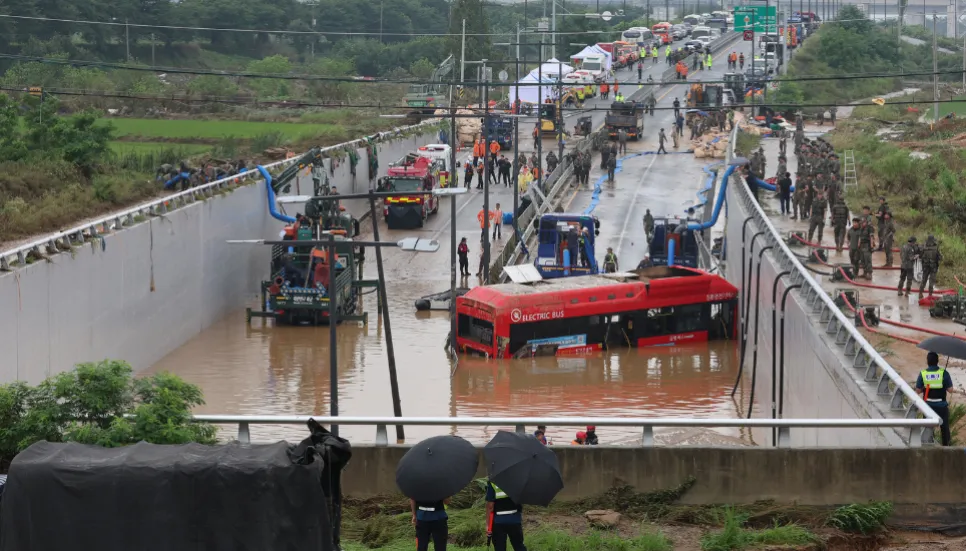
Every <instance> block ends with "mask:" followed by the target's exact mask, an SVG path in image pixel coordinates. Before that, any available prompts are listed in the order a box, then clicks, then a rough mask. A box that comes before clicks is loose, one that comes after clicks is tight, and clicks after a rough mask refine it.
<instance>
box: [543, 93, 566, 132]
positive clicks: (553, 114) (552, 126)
mask: <svg viewBox="0 0 966 551" xmlns="http://www.w3.org/2000/svg"><path fill="white" fill-rule="evenodd" d="M562 126H563V112H562V110H561V109H560V102H559V101H556V102H553V103H541V104H540V133H542V134H545V135H550V136H556V135H557V129H558V128H561V127H562Z"/></svg>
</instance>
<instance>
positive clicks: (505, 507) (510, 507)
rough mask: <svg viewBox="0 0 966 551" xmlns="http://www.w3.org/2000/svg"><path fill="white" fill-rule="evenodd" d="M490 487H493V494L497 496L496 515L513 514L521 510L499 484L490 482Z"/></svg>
mask: <svg viewBox="0 0 966 551" xmlns="http://www.w3.org/2000/svg"><path fill="white" fill-rule="evenodd" d="M490 487H491V488H493V496H494V497H495V498H496V499H495V500H494V501H493V514H494V515H512V514H513V513H517V512H519V511H520V508H519V507H518V506H517V504H516V503H514V502H513V500H512V499H510V496H508V495H506V492H504V491H503V490H501V489H500V487H499V486H497V485H496V484H494V483H492V482H490Z"/></svg>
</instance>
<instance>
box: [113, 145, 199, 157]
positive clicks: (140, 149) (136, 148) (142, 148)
mask: <svg viewBox="0 0 966 551" xmlns="http://www.w3.org/2000/svg"><path fill="white" fill-rule="evenodd" d="M172 147H177V148H179V149H182V150H185V151H187V152H188V153H190V154H192V155H195V154H200V153H206V152H208V151H210V150H211V146H210V145H204V144H193V143H185V144H182V143H178V144H171V143H166V142H111V150H112V151H114V153H117V154H118V155H124V154H127V153H150V152H153V151H159V150H162V149H170V148H172Z"/></svg>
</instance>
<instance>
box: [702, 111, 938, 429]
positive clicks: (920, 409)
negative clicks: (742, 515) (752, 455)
mask: <svg viewBox="0 0 966 551" xmlns="http://www.w3.org/2000/svg"><path fill="white" fill-rule="evenodd" d="M740 131H741V129H740V128H739V126H738V125H737V124H736V125H735V128H734V130H732V132H731V138H730V141H729V144H728V153H727V159H728V161H729V162H730V161H731V160H732V159H734V158H735V152H734V148H735V144H736V143H737V141H738V133H739V132H740ZM732 178H733V181H732V182H728V183H729V184H730V185H732V186H733V187H734V191H735V193H736V194H737V196H738V197H739V198H740V200H741V202H742V203H743V206H744V208H745V210H746V211H747V212H749V213H750V214H751V216H752V217H753V218H754V221H755V223H756V224H757V225H758V226H759V229H761V230H763V231H764V232H765V234H764V237H765V239H766V240H767V241H768V242H769V243H768V244H769V245H771V246H772V247H773V248H772V251H771V252H770V253H768V254H770V255H773V256H774V258H775V259H776V261H777V262H778V264H779V269H780V270H788V271H789V272H790V273H791V274H790V275H789V276H785V277H788V278H790V279H791V281H792V283H793V284H801V288H799V289H798V290H797V291H796V292H797V293H798V294H799V296H801V297H802V298H803V299H804V300H805V305H806V307H811V309H812V313H813V314H816V315H817V316H818V319H817V323H818V324H819V325H821V326H822V327H823V329H824V331H825V333H826V334H827V335H831V336H834V340H835V344H837V345H838V346H839V347H841V348H842V349H843V352H844V354H845V356H846V357H847V358H850V359H851V360H852V367H853V368H854V369H855V370H856V371H858V372H859V373H860V375H861V376H862V377H863V379H864V380H865V381H866V382H867V383H873V384H875V387H876V395H877V396H878V398H879V399H880V400H881V401H882V402H884V405H885V408H886V409H887V410H888V411H890V412H894V413H897V414H901V415H902V417H903V418H905V419H913V418H918V417H919V416H922V417H924V419H922V420H923V421H927V422H928V424H924V425H911V426H909V434H908V435H907V437H906V442H907V444H908V445H909V446H910V447H918V446H920V445H922V444H930V443H932V442H933V428H934V427H937V426H939V425H940V423H941V421H940V419H939V416H938V415H936V412H934V411H933V410H932V408H930V407H929V406H928V405H927V404H926V402H925V401H923V399H922V398H920V397H919V395H917V394H916V392H915V391H914V390H913V389H912V387H910V386H909V384H908V383H907V382H906V381H905V380H903V379H902V376H901V375H899V373H898V372H896V370H895V369H894V368H893V367H892V366H891V365H889V362H887V361H886V360H885V359H884V358H883V357H882V356H880V355H879V353H878V352H877V351H876V349H875V348H874V347H873V346H872V345H871V344H870V343H869V341H867V340H866V339H865V337H864V336H862V333H861V332H859V329H858V328H857V327H856V326H855V324H854V323H852V322H851V321H850V320H849V319H848V318H847V317H846V316H845V314H844V313H843V312H842V310H841V309H840V308H839V307H838V306H836V305H835V303H834V302H833V301H832V298H831V297H830V296H829V293H828V292H826V291H825V289H823V288H822V286H821V284H819V282H817V281H816V280H815V278H813V277H812V275H811V274H810V273H808V271H807V270H806V269H805V266H803V265H802V263H801V262H800V261H799V260H798V258H797V257H796V256H795V254H794V253H792V251H791V249H789V248H788V245H787V244H786V243H785V241H784V240H783V239H782V238H781V235H780V234H779V233H778V230H777V229H776V228H775V226H774V225H772V223H771V220H769V218H768V215H766V214H765V211H764V210H762V208H761V205H759V204H758V202H757V201H755V199H754V198H753V197H752V195H751V192H750V191H749V190H748V187H747V186H746V185H745V182H744V180H743V179H742V178H741V175H740V174H738V171H735V173H734V174H733V175H732ZM724 183H725V182H720V184H721V185H724ZM739 246H740V245H739ZM882 426H889V425H882ZM891 426H893V427H902V426H905V425H891ZM917 430H918V431H919V435H918V437H917V435H916V434H915V432H916V431H917ZM779 432H780V431H779ZM779 436H781V434H779ZM779 440H781V438H779Z"/></svg>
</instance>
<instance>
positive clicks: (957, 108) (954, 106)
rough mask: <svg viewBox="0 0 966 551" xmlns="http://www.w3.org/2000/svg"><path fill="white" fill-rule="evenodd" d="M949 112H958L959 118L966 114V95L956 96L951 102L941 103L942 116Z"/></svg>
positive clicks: (940, 111) (940, 112)
mask: <svg viewBox="0 0 966 551" xmlns="http://www.w3.org/2000/svg"><path fill="white" fill-rule="evenodd" d="M949 113H956V117H957V118H960V117H964V116H966V96H956V97H954V98H953V101H951V102H948V103H940V104H939V116H940V117H943V116H945V115H948V114H949Z"/></svg>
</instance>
